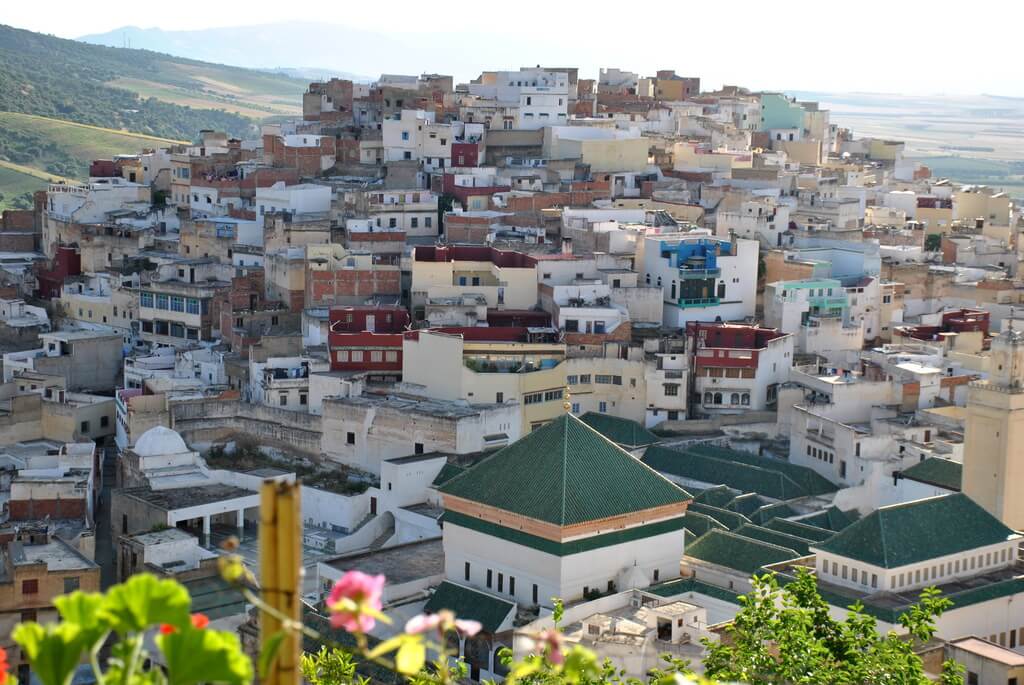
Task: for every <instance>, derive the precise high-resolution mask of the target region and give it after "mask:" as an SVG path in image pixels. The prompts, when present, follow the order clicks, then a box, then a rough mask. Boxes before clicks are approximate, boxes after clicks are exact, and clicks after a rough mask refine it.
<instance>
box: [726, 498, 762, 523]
mask: <svg viewBox="0 0 1024 685" xmlns="http://www.w3.org/2000/svg"><path fill="white" fill-rule="evenodd" d="M764 504H765V501H764V500H763V499H761V497H760V496H758V495H755V494H754V493H752V492H748V493H746V494H743V495H740V496H738V497H736V498H734V499H733V500H732V501H731V502H729V503H728V504H726V505H725V508H726V509H728V510H729V511H735V512H736V513H737V514H743V515H744V516H746V517H747V518H750V515H751V514H753V513H754V512H755V511H757V510H758V509H760V508H761V507H762V506H764Z"/></svg>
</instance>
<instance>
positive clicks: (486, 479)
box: [440, 414, 691, 526]
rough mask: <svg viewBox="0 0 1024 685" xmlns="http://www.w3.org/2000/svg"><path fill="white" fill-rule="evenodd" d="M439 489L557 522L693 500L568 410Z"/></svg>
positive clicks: (601, 516) (604, 516)
mask: <svg viewBox="0 0 1024 685" xmlns="http://www.w3.org/2000/svg"><path fill="white" fill-rule="evenodd" d="M440 490H441V492H443V493H445V494H447V495H453V496H456V497H461V498H463V499H467V500H470V501H473V502H479V503H481V504H485V505H488V506H491V507H495V508H497V509H501V510H503V511H509V512H513V513H516V514H520V515H522V516H527V517H530V518H533V519H537V520H540V521H546V522H548V523H554V524H556V525H560V526H567V525H572V524H577V523H584V522H586V521H594V520H597V519H603V518H608V517H610V516H618V515H621V514H628V513H632V512H637V511H643V510H646V509H653V508H654V507H660V506H665V505H669V504H679V503H683V502H687V501H689V500H690V499H691V497H690V495H689V493H687V492H686V491H685V490H683V489H682V488H680V487H679V486H677V485H676V484H675V483H672V482H671V481H670V480H668V479H667V478H665V477H664V476H662V475H661V474H660V473H658V472H657V471H655V470H654V469H652V468H650V467H649V466H646V465H645V464H643V463H642V462H641V461H640V460H639V459H637V458H635V457H634V456H633V455H631V454H630V453H629V452H626V451H625V450H623V449H622V448H621V447H619V446H618V445H616V444H615V443H613V442H611V441H610V440H608V439H607V438H605V437H604V436H603V435H601V434H600V433H598V432H597V431H596V430H594V429H593V428H591V427H590V426H588V425H587V424H585V423H583V422H582V421H580V420H579V419H578V418H576V417H575V416H572V415H571V414H563V415H562V416H560V417H558V418H557V419H555V420H554V421H552V422H550V423H548V424H546V425H544V426H541V427H540V428H538V429H537V430H535V431H533V432H532V433H530V434H529V435H527V436H526V437H524V438H522V439H520V440H518V441H516V442H515V443H513V444H511V445H509V446H508V447H505V448H502V449H500V450H498V451H497V452H495V453H494V454H493V455H492V456H490V457H488V458H486V459H484V460H483V461H481V462H479V463H478V464H476V465H474V466H473V467H472V468H469V469H467V470H466V471H465V472H464V473H462V474H460V475H458V476H456V477H454V478H452V479H451V480H449V481H448V482H447V483H445V484H444V485H442V486H441V488H440Z"/></svg>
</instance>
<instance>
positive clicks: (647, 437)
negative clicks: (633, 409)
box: [580, 411, 659, 449]
mask: <svg viewBox="0 0 1024 685" xmlns="http://www.w3.org/2000/svg"><path fill="white" fill-rule="evenodd" d="M580 421H582V422H583V423H585V424H587V425H588V426H590V427H591V428H593V429H594V430H596V431H597V432H598V433H600V434H601V435H603V436H604V437H606V438H608V439H609V440H611V441H612V442H614V443H617V444H619V445H622V446H623V447H625V448H626V449H633V448H634V447H645V446H647V445H653V444H654V443H656V442H658V440H659V438H658V436H657V435H655V434H654V433H652V432H651V431H649V430H647V429H646V428H644V427H643V426H642V425H641V424H640V423H638V422H636V421H631V420H630V419H622V418H619V417H618V416H609V415H608V414H601V413H599V412H593V411H588V412H587V413H586V414H584V415H583V416H581V417H580Z"/></svg>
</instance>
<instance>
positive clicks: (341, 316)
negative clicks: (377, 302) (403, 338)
mask: <svg viewBox="0 0 1024 685" xmlns="http://www.w3.org/2000/svg"><path fill="white" fill-rule="evenodd" d="M367 317H372V319H371V321H370V322H369V323H372V326H371V327H369V328H368V327H367V323H368V322H367ZM330 320H331V333H362V332H363V331H368V330H369V331H370V332H374V333H401V332H403V331H405V330H406V329H407V328H408V327H409V322H410V317H409V311H408V310H407V309H405V308H404V307H399V306H397V305H395V306H391V307H371V306H354V305H353V306H341V307H332V308H331V314H330ZM371 329H372V330H371Z"/></svg>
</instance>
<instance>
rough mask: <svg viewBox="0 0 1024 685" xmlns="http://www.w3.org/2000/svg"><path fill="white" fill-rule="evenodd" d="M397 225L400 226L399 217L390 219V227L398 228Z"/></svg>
mask: <svg viewBox="0 0 1024 685" xmlns="http://www.w3.org/2000/svg"><path fill="white" fill-rule="evenodd" d="M397 227H398V219H396V218H395V217H391V218H390V219H388V228H397Z"/></svg>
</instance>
